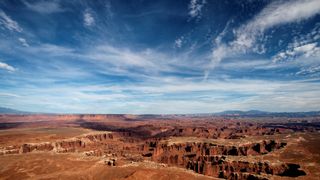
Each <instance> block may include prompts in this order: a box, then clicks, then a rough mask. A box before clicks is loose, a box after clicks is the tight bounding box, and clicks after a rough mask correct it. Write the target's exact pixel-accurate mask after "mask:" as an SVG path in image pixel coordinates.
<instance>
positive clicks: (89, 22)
mask: <svg viewBox="0 0 320 180" xmlns="http://www.w3.org/2000/svg"><path fill="white" fill-rule="evenodd" d="M83 23H84V25H85V26H87V27H89V26H93V25H94V24H95V20H94V17H93V15H92V13H91V12H90V10H89V9H86V10H85V11H84V13H83Z"/></svg>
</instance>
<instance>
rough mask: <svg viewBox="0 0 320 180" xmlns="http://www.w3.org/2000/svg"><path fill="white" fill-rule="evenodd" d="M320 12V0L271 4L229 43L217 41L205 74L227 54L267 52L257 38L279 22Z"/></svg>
mask: <svg viewBox="0 0 320 180" xmlns="http://www.w3.org/2000/svg"><path fill="white" fill-rule="evenodd" d="M319 13H320V1H318V0H295V1H285V2H283V1H276V2H272V3H270V4H269V5H267V6H266V7H265V8H264V9H263V10H262V11H261V12H260V13H259V14H257V15H256V16H255V17H254V18H253V19H252V20H251V21H249V22H248V23H246V24H244V25H242V26H240V27H239V28H238V29H236V30H234V35H235V39H234V40H233V41H232V42H230V43H228V44H225V43H223V42H221V41H216V48H214V49H213V50H212V59H211V62H210V65H209V66H208V70H206V71H205V78H206V77H207V76H208V74H209V71H210V70H211V69H212V68H214V67H215V66H216V65H217V64H219V63H220V62H221V61H222V60H223V59H225V58H226V57H227V56H232V55H234V54H239V53H246V52H248V51H254V52H256V53H261V52H262V53H263V52H264V51H265V47H264V46H263V45H261V44H259V43H257V38H258V37H259V39H262V36H263V33H264V32H265V31H266V30H268V29H270V28H272V27H275V26H279V25H282V24H287V23H293V22H300V21H302V20H306V19H308V18H311V17H313V16H315V15H316V14H319ZM220 38H221V37H220Z"/></svg>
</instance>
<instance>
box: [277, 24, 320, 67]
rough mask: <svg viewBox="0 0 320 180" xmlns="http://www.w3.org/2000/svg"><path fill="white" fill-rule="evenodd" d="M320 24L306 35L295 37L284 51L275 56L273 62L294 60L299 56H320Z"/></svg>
mask: <svg viewBox="0 0 320 180" xmlns="http://www.w3.org/2000/svg"><path fill="white" fill-rule="evenodd" d="M319 40H320V24H317V25H316V27H315V28H314V29H313V30H311V32H309V33H308V34H306V35H303V36H300V37H298V38H294V40H293V42H292V43H289V45H288V47H286V48H285V49H284V50H283V51H281V52H279V53H277V54H276V55H275V56H274V57H273V62H280V61H287V60H292V59H294V58H298V57H305V58H308V57H312V56H313V57H320V47H319V44H318V41H319Z"/></svg>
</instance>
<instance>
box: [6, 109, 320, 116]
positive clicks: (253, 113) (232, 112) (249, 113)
mask: <svg viewBox="0 0 320 180" xmlns="http://www.w3.org/2000/svg"><path fill="white" fill-rule="evenodd" d="M0 114H34V113H33V112H26V111H20V110H16V109H11V108H5V107H0ZM37 114H41V113H37ZM43 114H50V113H43ZM57 114H58V113H57ZM159 116H162V117H163V116H188V117H192V116H223V117H312V116H320V111H308V112H267V111H259V110H250V111H240V110H228V111H223V112H218V113H200V114H172V115H157V114H142V116H141V117H142V118H148V117H149V118H150V117H152V118H156V117H159Z"/></svg>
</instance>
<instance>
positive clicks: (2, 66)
mask: <svg viewBox="0 0 320 180" xmlns="http://www.w3.org/2000/svg"><path fill="white" fill-rule="evenodd" d="M0 69H4V70H7V71H11V72H13V71H15V70H16V68H14V67H12V66H10V65H9V64H7V63H4V62H0Z"/></svg>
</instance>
